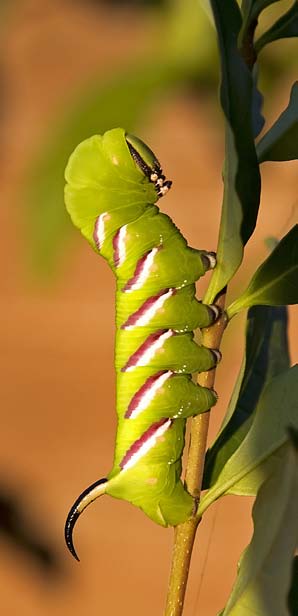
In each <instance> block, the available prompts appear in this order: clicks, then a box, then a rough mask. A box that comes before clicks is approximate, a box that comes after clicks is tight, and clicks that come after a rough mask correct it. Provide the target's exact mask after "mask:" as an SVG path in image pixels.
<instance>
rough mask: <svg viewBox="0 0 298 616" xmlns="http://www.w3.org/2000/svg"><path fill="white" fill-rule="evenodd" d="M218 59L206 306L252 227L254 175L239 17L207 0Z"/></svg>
mask: <svg viewBox="0 0 298 616" xmlns="http://www.w3.org/2000/svg"><path fill="white" fill-rule="evenodd" d="M211 7H212V10H213V15H214V21H215V25H216V29H217V34H218V43H219V51H220V57H221V73H222V82H221V90H220V100H221V106H222V109H223V112H224V115H225V121H226V146H225V165H224V195H223V207H222V218H221V224H220V233H219V242H218V248H217V266H216V268H215V270H214V272H213V275H212V278H211V282H210V285H209V288H208V290H207V293H206V296H205V298H204V301H205V302H206V303H212V302H213V301H214V298H215V297H216V295H217V294H218V293H219V291H221V289H223V288H224V286H225V285H226V284H227V283H228V282H229V280H231V278H232V277H233V275H234V273H235V272H236V271H237V269H238V267H239V265H240V264H241V261H242V258H243V247H244V245H245V244H246V242H247V241H248V239H249V238H250V236H251V235H252V233H253V230H254V228H255V224H256V219H257V214H258V208H259V199H260V174H259V167H258V161H257V157H256V151H255V145H254V138H253V129H252V114H253V80H252V75H251V73H250V72H249V70H248V68H247V66H246V64H245V62H244V60H243V58H242V57H241V55H240V52H239V50H238V47H237V39H238V35H239V31H240V28H241V24H242V21H241V14H240V10H239V7H238V5H237V3H236V1H235V0H225V2H224V3H223V2H222V1H220V0H211Z"/></svg>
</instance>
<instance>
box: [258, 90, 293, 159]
mask: <svg viewBox="0 0 298 616" xmlns="http://www.w3.org/2000/svg"><path fill="white" fill-rule="evenodd" d="M257 155H258V159H259V162H260V163H263V162H264V161H267V160H295V159H297V158H298V81H296V82H295V83H294V85H293V87H292V90H291V95H290V101H289V104H288V107H287V108H286V109H285V111H283V113H282V114H281V115H280V116H279V118H278V119H277V120H276V122H275V123H274V124H273V126H271V128H270V129H269V130H268V132H267V133H266V134H265V135H264V137H262V139H261V140H260V141H259V143H258V144H257Z"/></svg>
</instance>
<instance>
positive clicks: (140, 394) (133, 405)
mask: <svg viewBox="0 0 298 616" xmlns="http://www.w3.org/2000/svg"><path fill="white" fill-rule="evenodd" d="M173 374H174V372H172V371H171V370H161V371H160V372H157V373H156V374H154V375H153V376H150V377H149V379H147V381H146V382H145V383H144V385H142V387H140V389H139V390H138V391H137V392H136V393H135V395H134V396H133V398H132V399H131V401H130V403H129V405H128V408H127V411H126V413H125V415H124V417H126V418H127V419H128V418H129V417H136V416H137V415H138V414H139V413H140V412H141V411H143V410H145V407H144V403H145V402H146V400H148V404H149V402H151V399H153V398H154V397H155V394H156V393H157V391H158V390H159V389H160V388H161V387H162V386H163V384H164V382H165V381H166V380H167V379H169V378H170V377H171V376H173ZM148 404H147V406H148ZM143 407H144V408H143Z"/></svg>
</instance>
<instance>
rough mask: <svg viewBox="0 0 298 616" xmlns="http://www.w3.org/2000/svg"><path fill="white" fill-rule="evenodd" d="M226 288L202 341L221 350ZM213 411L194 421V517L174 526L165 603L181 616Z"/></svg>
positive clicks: (208, 376)
mask: <svg viewBox="0 0 298 616" xmlns="http://www.w3.org/2000/svg"><path fill="white" fill-rule="evenodd" d="M225 298H226V289H224V291H222V292H221V293H220V294H219V296H218V297H217V298H216V301H215V303H216V305H217V306H218V307H219V308H220V309H221V312H222V316H221V317H220V318H219V319H218V320H217V321H216V323H214V325H212V326H211V327H206V328H205V329H204V330H203V334H202V344H203V345H204V346H206V347H208V348H212V349H219V347H220V343H221V339H222V335H223V332H224V329H225V327H226V324H227V318H226V314H225V312H224V307H225ZM215 373H216V367H215V368H213V369H212V370H208V372H201V373H200V374H199V376H198V384H199V385H201V386H203V387H209V388H212V387H213V385H214V381H215ZM209 419H210V411H207V412H206V413H201V414H200V415H197V416H196V417H194V418H193V419H192V421H191V431H190V446H189V452H188V460H187V467H186V474H185V484H186V487H187V490H188V492H189V493H190V494H191V495H192V496H193V498H194V503H195V506H194V511H193V516H192V517H191V518H190V519H189V520H187V521H186V522H184V523H183V524H179V525H178V526H176V528H175V537H174V547H173V556H172V567H171V574H170V581H169V589H168V596H167V603H166V610H165V616H181V615H182V613H183V605H184V597H185V591H186V585H187V579H188V572H189V567H190V561H191V555H192V549H193V544H194V540H195V536H196V531H197V527H198V524H199V522H200V519H199V518H198V517H197V515H196V512H197V508H198V503H199V499H200V493H201V485H202V478H203V470H204V461H205V453H206V446H207V436H208V428H209Z"/></svg>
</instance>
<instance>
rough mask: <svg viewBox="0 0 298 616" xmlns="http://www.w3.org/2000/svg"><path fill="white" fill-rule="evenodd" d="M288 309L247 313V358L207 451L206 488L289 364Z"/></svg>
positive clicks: (258, 309)
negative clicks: (270, 385) (266, 392)
mask: <svg viewBox="0 0 298 616" xmlns="http://www.w3.org/2000/svg"><path fill="white" fill-rule="evenodd" d="M287 326H288V317H287V309H286V308H285V307H284V306H282V307H278V308H275V307H269V306H255V307H253V308H250V310H249V311H248V315H247V326H246V346H245V357H244V361H243V362H242V367H241V369H240V372H239V375H238V378H237V381H236V385H235V388H234V391H233V394H232V398H231V401H230V403H229V406H228V410H227V414H226V416H225V419H224V423H223V425H222V427H221V430H220V432H219V434H218V436H217V438H216V440H215V442H214V443H213V445H212V447H210V449H209V450H208V451H207V455H206V462H205V468H204V478H203V489H207V488H210V487H211V486H212V485H213V484H214V483H215V481H216V480H217V478H218V476H219V475H220V473H221V471H222V469H223V467H224V465H225V464H226V462H227V461H228V459H229V458H230V457H231V456H232V455H233V453H234V452H235V451H236V449H237V448H238V447H239V445H240V443H241V442H242V441H243V439H244V438H245V436H246V434H247V433H248V431H249V429H250V427H251V425H252V422H253V418H254V412H255V409H256V407H257V404H258V401H259V399H260V395H261V393H262V391H263V389H264V386H265V384H266V383H268V381H270V379H272V378H273V377H274V376H276V375H277V374H280V373H281V372H283V371H284V370H286V369H287V368H289V366H290V358H289V349H288V338H287Z"/></svg>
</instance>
